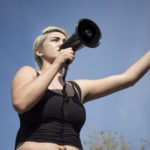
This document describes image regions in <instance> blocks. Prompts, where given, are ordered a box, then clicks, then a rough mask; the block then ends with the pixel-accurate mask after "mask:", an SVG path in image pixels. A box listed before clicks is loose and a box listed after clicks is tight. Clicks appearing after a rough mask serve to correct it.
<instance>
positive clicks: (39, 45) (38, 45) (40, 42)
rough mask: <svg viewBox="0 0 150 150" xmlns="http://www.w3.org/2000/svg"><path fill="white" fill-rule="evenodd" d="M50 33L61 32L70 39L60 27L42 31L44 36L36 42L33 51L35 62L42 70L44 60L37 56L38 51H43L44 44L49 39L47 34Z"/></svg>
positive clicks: (50, 27) (39, 37) (51, 27)
mask: <svg viewBox="0 0 150 150" xmlns="http://www.w3.org/2000/svg"><path fill="white" fill-rule="evenodd" d="M50 32H60V33H62V34H64V35H65V37H66V38H67V39H68V34H67V32H66V31H65V30H64V29H62V28H59V27H55V26H48V27H47V28H45V29H44V30H43V31H42V34H41V35H39V36H38V37H37V38H36V39H35V41H34V45H33V50H34V59H35V61H36V62H37V64H38V66H39V67H40V68H41V66H42V59H41V57H39V56H37V55H36V51H37V50H42V47H43V43H44V41H45V39H46V37H47V34H48V33H50Z"/></svg>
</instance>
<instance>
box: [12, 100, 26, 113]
mask: <svg viewBox="0 0 150 150" xmlns="http://www.w3.org/2000/svg"><path fill="white" fill-rule="evenodd" d="M12 104H13V107H14V109H15V111H16V112H17V113H19V114H20V113H23V112H25V111H26V106H25V104H23V103H21V102H20V100H17V99H15V100H13V103H12Z"/></svg>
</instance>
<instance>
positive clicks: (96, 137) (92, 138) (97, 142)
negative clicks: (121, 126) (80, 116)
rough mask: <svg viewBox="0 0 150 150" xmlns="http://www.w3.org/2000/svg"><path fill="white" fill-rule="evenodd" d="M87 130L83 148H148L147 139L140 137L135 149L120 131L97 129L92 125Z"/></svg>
mask: <svg viewBox="0 0 150 150" xmlns="http://www.w3.org/2000/svg"><path fill="white" fill-rule="evenodd" d="M87 131H88V132H87V140H84V141H83V144H84V148H85V150H148V148H150V142H149V141H148V140H147V139H145V140H144V139H141V140H140V142H141V143H140V147H139V148H138V149H135V147H133V146H132V144H131V142H130V141H127V140H126V139H125V138H124V136H123V135H122V133H121V132H115V133H112V131H98V130H97V129H96V128H93V127H88V130H87Z"/></svg>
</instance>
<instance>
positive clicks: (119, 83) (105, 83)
mask: <svg viewBox="0 0 150 150" xmlns="http://www.w3.org/2000/svg"><path fill="white" fill-rule="evenodd" d="M149 69H150V50H149V51H148V52H147V53H146V54H145V55H144V56H143V57H142V58H141V59H139V60H138V61H137V62H136V63H135V64H133V65H132V66H131V67H130V68H129V69H127V70H126V71H125V72H124V73H123V74H120V75H114V76H110V77H108V78H104V79H98V80H76V81H75V82H77V83H78V84H79V86H80V87H81V91H82V103H86V102H88V101H91V100H94V99H96V98H100V97H103V96H106V95H109V94H111V93H114V92H117V91H119V90H122V89H125V88H128V87H130V86H133V85H134V84H135V83H136V82H137V81H138V80H139V79H140V78H142V76H143V75H144V74H145V73H146V72H147V71H148V70H149Z"/></svg>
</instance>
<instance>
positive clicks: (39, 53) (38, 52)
mask: <svg viewBox="0 0 150 150" xmlns="http://www.w3.org/2000/svg"><path fill="white" fill-rule="evenodd" d="M35 54H36V55H37V56H39V57H42V56H43V53H42V52H41V51H40V50H37V51H36V52H35Z"/></svg>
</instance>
